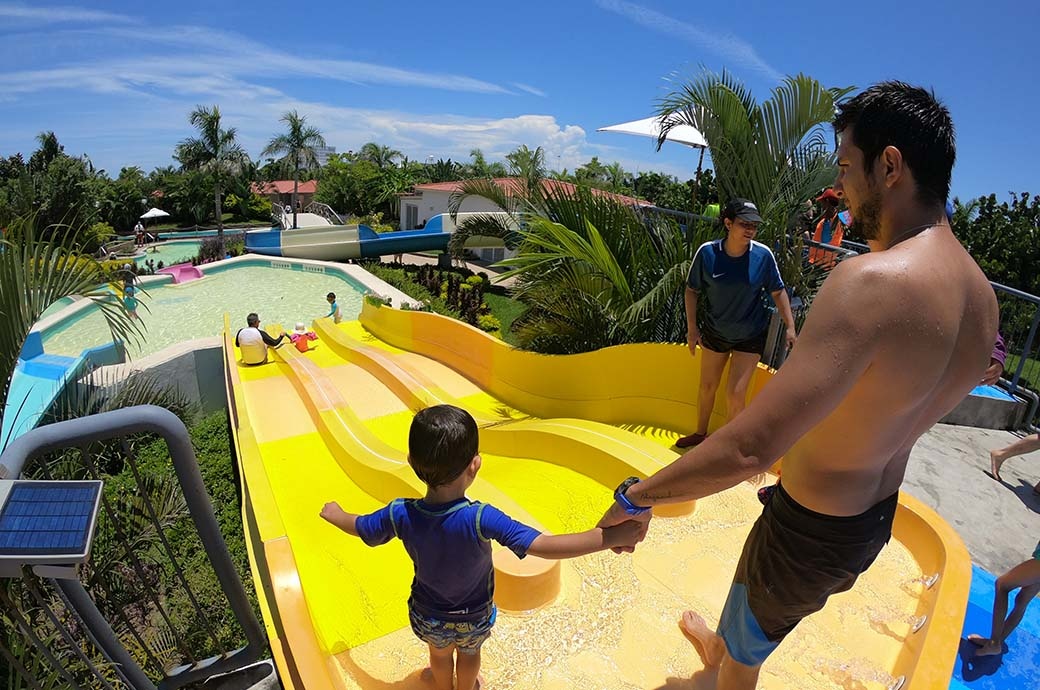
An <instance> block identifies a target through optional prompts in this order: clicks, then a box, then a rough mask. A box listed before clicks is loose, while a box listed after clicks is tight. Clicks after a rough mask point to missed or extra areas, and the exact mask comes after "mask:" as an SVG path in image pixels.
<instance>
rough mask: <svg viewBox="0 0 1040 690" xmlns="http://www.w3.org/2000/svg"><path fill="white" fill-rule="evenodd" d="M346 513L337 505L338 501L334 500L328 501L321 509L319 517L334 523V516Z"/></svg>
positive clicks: (341, 515)
mask: <svg viewBox="0 0 1040 690" xmlns="http://www.w3.org/2000/svg"><path fill="white" fill-rule="evenodd" d="M344 515H346V511H344V510H343V509H342V508H340V507H339V503H336V502H335V501H329V502H328V503H326V504H325V505H324V506H323V507H322V509H321V517H322V519H323V520H325V521H327V522H331V523H332V524H334V525H335V524H336V518H340V517H343V516H344Z"/></svg>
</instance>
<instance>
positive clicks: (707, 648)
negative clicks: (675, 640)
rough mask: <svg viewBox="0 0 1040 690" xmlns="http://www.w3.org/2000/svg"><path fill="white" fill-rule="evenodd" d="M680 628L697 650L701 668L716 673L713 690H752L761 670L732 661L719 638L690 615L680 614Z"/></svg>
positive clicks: (685, 612) (696, 617) (759, 667)
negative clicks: (716, 679)
mask: <svg viewBox="0 0 1040 690" xmlns="http://www.w3.org/2000/svg"><path fill="white" fill-rule="evenodd" d="M679 627H680V628H682V631H683V633H684V634H685V635H686V637H687V639H689V640H690V641H691V642H692V643H693V645H694V647H696V648H697V652H698V653H699V654H700V655H701V660H702V661H703V662H704V665H705V666H706V667H708V668H716V667H717V668H718V669H719V676H718V681H717V683H716V685H715V690H754V688H755V685H756V684H757V683H758V673H759V671H760V670H761V668H762V667H761V666H745V665H744V664H742V663H740V662H737V661H734V660H733V657H731V656H730V655H729V652H728V651H727V650H726V643H725V642H723V641H722V638H721V637H719V636H718V635H717V634H716V633H715V632H714V631H713V630H712V629H711V628H709V627H708V626H707V624H706V623H705V622H704V619H703V618H701V617H700V616H699V615H698V614H696V613H694V612H693V611H684V612H683V615H682V618H681V619H680V620H679Z"/></svg>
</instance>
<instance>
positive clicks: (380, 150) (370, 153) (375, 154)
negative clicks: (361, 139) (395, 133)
mask: <svg viewBox="0 0 1040 690" xmlns="http://www.w3.org/2000/svg"><path fill="white" fill-rule="evenodd" d="M400 157H401V152H400V151H398V150H397V149H394V148H391V147H389V146H382V145H380V144H377V143H375V142H372V141H370V142H368V143H367V144H365V145H364V146H362V147H361V150H360V151H359V152H358V158H359V159H360V160H364V161H368V162H369V163H374V164H375V165H376V167H377V168H380V169H384V168H389V167H392V166H393V165H394V161H396V160H397V159H398V158H400Z"/></svg>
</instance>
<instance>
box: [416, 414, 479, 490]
mask: <svg viewBox="0 0 1040 690" xmlns="http://www.w3.org/2000/svg"><path fill="white" fill-rule="evenodd" d="M478 441H479V434H478V432H477V423H476V422H475V421H474V420H473V417H472V416H470V414H469V412H466V411H465V410H462V409H459V408H458V407H455V406H454V405H434V406H433V407H427V408H426V409H425V410H422V411H421V412H419V413H418V414H417V415H415V418H414V419H413V420H412V428H411V430H410V431H409V432H408V464H409V465H411V466H412V469H413V470H415V474H416V476H417V477H419V479H421V480H423V482H424V483H425V484H426V485H427V486H430V487H436V486H441V485H443V484H447V483H449V482H451V481H454V480H455V479H456V478H458V476H459V475H461V474H462V473H463V471H465V469H466V467H468V466H469V464H470V462H472V461H473V456H474V455H476V454H477V445H478Z"/></svg>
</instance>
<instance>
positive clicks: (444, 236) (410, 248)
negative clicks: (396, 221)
mask: <svg viewBox="0 0 1040 690" xmlns="http://www.w3.org/2000/svg"><path fill="white" fill-rule="evenodd" d="M441 221H442V218H441V216H439V215H438V216H434V217H433V218H431V219H430V222H429V223H427V224H426V227H424V228H422V229H421V230H401V231H398V232H388V233H385V234H379V233H377V232H375V231H374V230H372V228H370V227H368V226H367V225H359V226H358V242H359V244H360V245H361V256H363V257H365V258H369V257H377V256H383V255H385V254H404V253H407V252H425V251H433V250H440V251H445V250H446V249H447V248H448V240H450V239H451V233H450V232H445V231H444V230H443V229H442V223H441Z"/></svg>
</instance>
